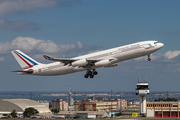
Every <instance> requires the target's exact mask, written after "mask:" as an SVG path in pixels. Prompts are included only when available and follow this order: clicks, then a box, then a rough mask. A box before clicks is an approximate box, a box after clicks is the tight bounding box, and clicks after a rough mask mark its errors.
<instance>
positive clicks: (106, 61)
mask: <svg viewBox="0 0 180 120" xmlns="http://www.w3.org/2000/svg"><path fill="white" fill-rule="evenodd" d="M110 64H111V63H110V61H109V60H108V59H106V60H101V61H99V62H96V63H95V66H96V67H105V66H108V65H110Z"/></svg>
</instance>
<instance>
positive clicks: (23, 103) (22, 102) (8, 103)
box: [0, 99, 51, 117]
mask: <svg viewBox="0 0 180 120" xmlns="http://www.w3.org/2000/svg"><path fill="white" fill-rule="evenodd" d="M29 107H33V108H35V109H37V110H38V111H39V115H40V114H41V115H43V114H51V111H50V110H49V108H48V107H46V105H44V104H41V103H39V102H36V101H34V100H29V99H0V115H1V116H3V115H4V114H10V113H11V112H12V111H13V110H15V111H16V113H17V115H18V117H22V116H23V112H24V110H25V109H26V108H29Z"/></svg>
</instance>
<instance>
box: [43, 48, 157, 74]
mask: <svg viewBox="0 0 180 120" xmlns="http://www.w3.org/2000/svg"><path fill="white" fill-rule="evenodd" d="M139 48H144V49H146V48H145V47H144V46H143V47H138V48H133V49H129V50H125V51H120V52H117V53H113V54H109V55H103V56H99V57H95V58H93V59H97V58H101V57H105V56H111V55H114V54H119V53H123V52H127V51H131V50H135V49H139ZM151 48H154V47H150V48H147V49H151ZM68 65H69V64H68ZM68 65H65V66H68ZM60 67H64V65H61V66H57V67H52V68H48V69H45V70H43V71H46V70H51V69H55V68H60Z"/></svg>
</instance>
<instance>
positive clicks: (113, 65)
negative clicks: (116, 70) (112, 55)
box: [104, 63, 118, 67]
mask: <svg viewBox="0 0 180 120" xmlns="http://www.w3.org/2000/svg"><path fill="white" fill-rule="evenodd" d="M115 66H118V63H114V64H111V65H107V66H104V67H115Z"/></svg>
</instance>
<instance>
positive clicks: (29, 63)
mask: <svg viewBox="0 0 180 120" xmlns="http://www.w3.org/2000/svg"><path fill="white" fill-rule="evenodd" d="M11 53H12V55H13V56H14V58H15V59H16V60H17V62H18V63H19V65H20V66H21V68H22V69H23V70H24V69H29V68H32V67H33V66H36V65H40V64H41V63H39V62H37V61H35V60H34V59H32V58H31V57H29V56H28V55H26V54H24V53H23V52H21V51H20V50H14V51H11Z"/></svg>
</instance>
